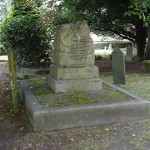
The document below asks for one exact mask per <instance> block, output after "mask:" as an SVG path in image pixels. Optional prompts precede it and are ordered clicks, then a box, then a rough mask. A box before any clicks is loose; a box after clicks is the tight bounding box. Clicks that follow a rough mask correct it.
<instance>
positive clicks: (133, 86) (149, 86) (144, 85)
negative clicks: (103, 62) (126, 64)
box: [100, 73, 150, 101]
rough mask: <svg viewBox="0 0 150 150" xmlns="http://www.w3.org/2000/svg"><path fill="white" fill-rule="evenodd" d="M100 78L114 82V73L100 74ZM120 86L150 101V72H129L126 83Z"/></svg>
mask: <svg viewBox="0 0 150 150" xmlns="http://www.w3.org/2000/svg"><path fill="white" fill-rule="evenodd" d="M100 78H102V79H104V80H106V81H108V82H110V83H113V77H112V75H100ZM119 86H120V87H122V88H124V89H126V90H128V91H130V92H131V93H133V94H136V95H138V96H140V97H143V98H144V99H147V100H149V101H150V73H147V74H146V73H145V74H144V73H141V74H140V73H130V74H127V75H126V85H119Z"/></svg>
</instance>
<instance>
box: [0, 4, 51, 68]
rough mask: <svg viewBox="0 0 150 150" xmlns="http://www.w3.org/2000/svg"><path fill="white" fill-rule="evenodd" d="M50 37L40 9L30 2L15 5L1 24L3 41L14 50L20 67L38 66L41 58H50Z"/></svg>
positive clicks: (5, 45)
mask: <svg viewBox="0 0 150 150" xmlns="http://www.w3.org/2000/svg"><path fill="white" fill-rule="evenodd" d="M49 39H50V37H49V36H48V28H47V26H46V25H45V24H44V23H43V22H42V21H40V10H39V9H38V8H37V7H36V6H35V5H33V4H31V3H29V2H28V3H27V2H24V3H21V4H20V5H19V4H18V5H14V6H13V7H12V9H11V11H10V13H9V14H8V16H7V17H6V18H5V20H4V21H3V24H2V26H1V34H0V40H1V43H2V44H3V46H4V48H5V49H6V50H7V51H13V52H14V55H15V60H16V62H17V65H18V66H20V67H30V66H31V65H34V66H36V65H39V64H40V60H41V59H48V54H47V50H48V49H49V48H50V45H49Z"/></svg>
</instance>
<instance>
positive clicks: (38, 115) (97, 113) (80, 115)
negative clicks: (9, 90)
mask: <svg viewBox="0 0 150 150" xmlns="http://www.w3.org/2000/svg"><path fill="white" fill-rule="evenodd" d="M102 82H103V84H107V85H109V86H111V87H112V88H114V89H116V90H118V91H120V92H122V93H125V94H127V95H129V96H131V97H132V98H133V99H132V100H130V101H127V102H115V103H112V104H103V105H102V104H95V105H82V106H70V107H61V108H44V107H42V106H41V105H40V104H39V103H38V101H37V99H36V97H35V96H34V95H33V94H32V92H31V90H30V87H29V85H28V83H27V80H22V81H19V94H20V96H21V99H22V100H24V101H25V105H26V111H27V114H28V117H29V120H30V123H31V125H32V127H33V131H34V132H42V131H51V130H61V129H66V128H73V127H81V126H91V125H99V124H105V123H114V122H123V121H129V120H137V119H142V118H147V117H149V107H150V102H149V101H147V100H144V99H142V98H140V97H138V96H136V95H134V94H131V93H130V92H128V91H126V90H124V89H122V88H119V87H117V86H115V85H112V84H110V83H107V82H106V81H103V80H102Z"/></svg>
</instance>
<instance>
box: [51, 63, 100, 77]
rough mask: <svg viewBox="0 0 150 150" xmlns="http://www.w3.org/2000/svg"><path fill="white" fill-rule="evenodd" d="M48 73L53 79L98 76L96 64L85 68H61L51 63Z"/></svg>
mask: <svg viewBox="0 0 150 150" xmlns="http://www.w3.org/2000/svg"><path fill="white" fill-rule="evenodd" d="M50 73H51V76H52V77H53V78H55V79H92V78H98V77H99V75H98V70H97V67H96V66H92V67H91V66H89V67H85V68H63V67H60V66H57V65H55V64H52V65H51V67H50Z"/></svg>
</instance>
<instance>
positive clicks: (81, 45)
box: [68, 41, 89, 60]
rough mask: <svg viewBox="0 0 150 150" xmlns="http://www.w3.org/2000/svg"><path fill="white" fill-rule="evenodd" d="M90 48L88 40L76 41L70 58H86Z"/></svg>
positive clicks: (71, 49)
mask: <svg viewBox="0 0 150 150" xmlns="http://www.w3.org/2000/svg"><path fill="white" fill-rule="evenodd" d="M88 50H89V43H88V42H87V41H78V42H74V43H73V44H72V45H71V47H70V49H69V53H68V56H69V57H68V59H69V60H86V58H87V54H88Z"/></svg>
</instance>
